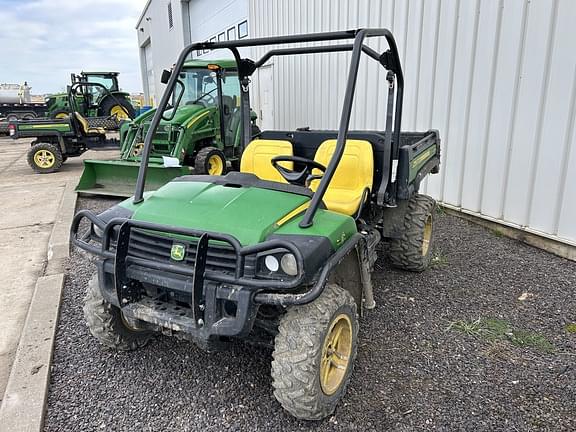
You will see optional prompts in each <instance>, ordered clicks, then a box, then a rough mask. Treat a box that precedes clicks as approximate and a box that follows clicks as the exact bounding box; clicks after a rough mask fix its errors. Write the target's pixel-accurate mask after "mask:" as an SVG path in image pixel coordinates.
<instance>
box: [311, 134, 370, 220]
mask: <svg viewBox="0 0 576 432" xmlns="http://www.w3.org/2000/svg"><path fill="white" fill-rule="evenodd" d="M335 149H336V140H335V139H330V140H326V141H324V142H323V143H322V144H321V145H320V147H318V150H316V156H315V157H314V160H315V161H316V162H319V163H321V164H322V165H324V166H328V163H329V162H330V159H331V158H332V154H333V153H334V150H335ZM373 176H374V154H373V149H372V144H370V142H369V141H366V140H356V139H348V140H346V145H345V147H344V153H343V155H342V158H341V159H340V163H339V164H338V167H337V168H336V171H335V172H334V176H333V177H332V180H331V181H330V184H329V185H328V189H327V190H326V193H325V194H324V198H323V201H324V203H325V204H326V207H328V209H329V210H333V211H337V212H339V213H345V214H348V215H350V216H352V215H354V214H355V213H356V212H357V211H358V207H359V206H360V204H361V201H362V198H363V196H364V191H365V190H366V189H368V190H370V189H372V181H373ZM319 184H320V181H319V180H315V181H313V182H312V184H311V185H310V188H311V189H312V190H313V191H316V189H317V188H318V185H319Z"/></svg>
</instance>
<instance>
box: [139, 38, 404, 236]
mask: <svg viewBox="0 0 576 432" xmlns="http://www.w3.org/2000/svg"><path fill="white" fill-rule="evenodd" d="M368 37H384V38H386V41H387V42H388V46H389V49H388V50H386V51H384V52H383V53H381V54H379V53H378V52H376V51H375V50H373V49H372V48H370V47H368V46H366V45H364V39H365V38H368ZM345 39H353V43H351V44H341V45H323V46H318V45H315V46H305V47H296V48H292V47H290V48H276V49H272V50H270V51H268V52H267V53H266V54H264V56H262V58H260V59H259V60H258V61H256V62H254V61H252V60H250V59H241V58H240V53H239V51H238V48H242V47H252V46H264V45H281V44H294V43H307V42H327V41H336V40H345ZM200 49H201V50H215V49H229V50H230V51H231V52H232V54H233V55H234V58H235V60H236V64H237V67H238V79H239V80H240V90H241V91H240V102H241V103H240V105H241V112H240V115H241V124H242V142H243V147H245V146H247V145H248V143H249V142H250V140H251V133H250V101H249V93H248V84H249V83H250V78H249V77H250V76H251V75H252V74H253V73H254V71H256V69H258V68H259V67H260V66H262V65H264V64H265V63H266V62H267V61H268V60H269V59H270V58H271V57H273V56H281V55H294V54H316V53H328V52H341V51H352V58H351V61H350V68H349V72H348V81H347V84H346V92H345V95H344V103H343V105H342V113H341V116H340V126H339V128H338V136H337V139H336V148H335V150H334V154H333V155H332V158H331V159H330V162H329V163H328V166H327V167H326V172H325V173H324V175H323V177H322V179H321V181H320V184H319V186H318V189H317V190H316V192H315V193H314V195H313V196H312V200H311V202H310V206H309V207H308V209H307V210H306V213H305V214H304V217H303V219H302V221H301V222H300V227H301V228H308V227H310V226H312V224H313V220H314V215H315V213H316V211H317V210H318V207H319V206H320V204H321V202H322V198H323V197H324V194H325V193H326V190H327V188H328V185H329V184H330V181H331V180H332V177H333V176H334V172H335V171H336V168H337V166H338V164H339V162H340V159H341V158H342V155H343V153H344V146H345V142H346V136H347V135H348V128H349V125H350V114H351V111H352V102H353V99H354V91H355V89H356V81H357V78H358V68H359V65H360V56H361V54H362V53H363V52H364V53H365V54H367V55H368V56H369V57H371V58H372V59H374V60H376V61H377V62H379V63H380V64H381V65H382V66H383V67H384V68H385V69H387V70H388V71H390V72H392V73H393V74H395V76H396V78H397V91H396V101H395V114H394V139H393V140H392V137H391V136H387V142H389V143H391V145H392V152H391V157H392V159H398V146H399V143H400V126H401V121H402V99H403V92H404V76H403V74H402V67H401V65H400V58H399V56H398V48H397V46H396V41H395V40H394V36H393V35H392V33H391V32H390V31H389V30H387V29H383V28H373V29H357V30H347V31H337V32H324V33H310V34H303V35H290V36H275V37H267V38H256V39H242V40H235V41H222V42H197V43H193V44H191V45H188V46H187V47H186V48H184V50H183V51H182V52H181V53H180V56H179V57H178V60H177V62H176V64H175V66H174V68H173V73H172V74H171V76H170V79H169V81H168V83H167V85H166V89H165V91H164V94H163V95H162V98H161V100H160V103H159V105H158V108H157V109H156V112H155V113H154V117H153V118H152V121H151V123H150V127H149V129H148V131H147V133H146V137H145V139H144V149H143V151H142V160H141V163H140V169H139V171H138V178H137V181H136V190H135V193H134V203H135V204H137V203H140V202H142V201H143V199H144V198H143V195H144V186H145V182H146V171H147V168H148V161H149V159H150V150H151V149H152V137H153V136H154V133H155V132H156V129H157V128H158V125H159V123H160V119H161V117H162V113H163V112H164V110H165V109H166V106H167V105H168V102H169V99H170V96H171V93H172V92H173V91H174V87H175V85H176V81H177V79H178V74H179V73H180V71H181V70H182V68H183V66H184V63H185V61H186V58H187V57H188V55H189V54H190V53H191V52H193V51H195V50H200ZM387 114H388V115H390V113H387ZM387 135H389V134H387ZM389 162H391V161H388V163H389ZM386 179H387V177H386ZM383 182H384V178H383ZM383 192H384V191H381V190H379V191H378V194H379V195H380V194H381V193H382V194H383Z"/></svg>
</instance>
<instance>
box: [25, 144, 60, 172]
mask: <svg viewBox="0 0 576 432" xmlns="http://www.w3.org/2000/svg"><path fill="white" fill-rule="evenodd" d="M26 159H27V161H28V165H30V168H32V169H33V170H34V171H35V172H37V173H38V174H49V173H53V172H56V171H58V170H59V169H60V167H61V166H62V164H63V163H64V156H62V152H61V151H60V149H59V148H58V147H56V146H55V145H54V144H50V143H42V142H41V143H38V144H34V145H33V146H32V147H30V150H28V155H27V158H26Z"/></svg>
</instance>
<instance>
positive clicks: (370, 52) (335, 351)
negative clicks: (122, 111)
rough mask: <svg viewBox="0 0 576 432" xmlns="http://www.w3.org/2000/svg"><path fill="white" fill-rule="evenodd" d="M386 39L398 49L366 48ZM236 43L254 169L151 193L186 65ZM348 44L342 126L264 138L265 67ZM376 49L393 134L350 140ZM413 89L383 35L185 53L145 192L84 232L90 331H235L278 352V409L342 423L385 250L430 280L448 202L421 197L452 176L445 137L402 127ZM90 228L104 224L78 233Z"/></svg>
mask: <svg viewBox="0 0 576 432" xmlns="http://www.w3.org/2000/svg"><path fill="white" fill-rule="evenodd" d="M374 37H384V38H385V39H386V40H387V42H388V46H389V49H388V50H387V51H385V52H382V53H380V52H377V51H375V50H374V49H372V48H370V47H369V46H368V45H366V43H365V41H366V40H368V39H369V38H374ZM346 40H352V43H347V42H346ZM333 41H344V42H340V43H337V44H334V43H333ZM311 42H314V43H315V44H314V45H312V44H310V43H311ZM321 43H324V44H321ZM286 44H289V46H290V47H288V48H282V47H283V46H286ZM302 44H304V46H302ZM269 45H275V46H276V47H277V48H274V49H272V50H271V51H269V52H268V53H266V54H265V55H264V56H263V57H262V58H260V59H259V60H257V61H252V60H249V59H242V58H240V55H239V51H238V48H241V47H251V46H269ZM224 48H225V49H229V50H230V51H231V52H232V53H233V55H234V57H235V59H236V64H237V70H238V75H239V78H240V83H241V86H240V88H241V94H240V106H241V111H240V117H241V124H242V130H241V135H242V144H243V146H244V147H245V148H244V152H243V154H242V158H241V163H240V172H231V173H229V174H227V175H225V176H212V175H194V176H182V177H179V178H176V179H174V180H173V181H171V182H169V183H168V184H166V185H164V186H163V187H161V188H160V189H158V190H157V191H155V192H149V193H144V188H145V182H146V180H147V171H148V159H149V156H150V153H151V150H152V147H153V139H154V136H155V135H154V134H155V133H156V131H157V130H159V129H158V128H159V126H160V124H161V118H162V116H163V115H166V114H165V113H166V112H167V110H168V112H169V109H168V104H169V101H170V100H171V99H172V94H173V93H175V94H176V95H178V86H177V81H178V77H179V74H180V71H182V70H183V68H184V61H185V59H186V57H187V56H188V55H189V53H190V52H192V51H194V50H213V49H224ZM338 51H351V62H350V69H349V76H348V83H347V86H346V91H345V97H344V103H343V107H342V116H341V120H340V126H339V129H338V130H337V131H336V130H310V129H309V128H301V129H297V130H295V131H263V132H262V133H261V134H260V135H259V137H258V138H257V139H252V137H251V133H250V108H249V106H250V105H249V93H248V92H249V83H250V78H251V76H252V75H253V73H254V72H255V71H257V70H258V68H259V67H261V66H263V65H265V64H266V62H267V61H268V60H269V59H270V58H271V57H273V56H284V55H303V54H314V53H325V52H338ZM362 54H365V55H367V56H368V57H370V58H371V59H373V60H375V61H376V65H378V66H383V67H384V68H386V69H387V70H388V73H387V85H386V86H380V88H386V89H387V90H386V92H387V98H386V97H383V98H382V99H383V102H384V103H386V101H387V106H388V112H387V116H386V117H385V119H386V128H385V130H384V131H349V122H350V112H351V107H352V101H353V98H354V89H355V84H356V81H357V76H358V66H359V63H360V58H361V56H362ZM403 87H404V83H403V75H402V69H401V66H400V61H399V58H398V51H397V48H396V43H395V41H394V38H393V36H392V34H391V33H390V32H389V31H388V30H385V29H361V30H350V31H340V32H331V33H315V34H308V35H292V36H283V37H271V38H264V39H244V40H239V41H225V42H215V43H209V42H201V43H194V44H192V45H190V46H188V47H187V48H185V49H184V51H183V52H182V54H181V55H180V57H179V59H178V62H177V63H176V65H175V67H174V73H173V74H172V76H171V78H170V81H169V82H168V86H167V88H166V92H165V93H164V96H163V97H162V100H161V102H160V105H159V107H158V109H157V111H156V112H155V114H154V117H153V118H152V120H151V122H150V126H149V128H148V130H147V133H146V138H145V140H144V147H143V149H142V153H141V157H142V164H141V166H140V171H139V176H138V182H137V185H136V190H135V195H134V197H133V198H130V199H128V200H126V201H124V202H122V203H120V204H119V205H116V206H114V207H112V208H110V209H109V210H107V211H104V212H103V213H100V214H98V215H96V214H94V213H93V212H91V211H88V210H82V211H80V212H78V213H77V214H76V216H75V218H74V221H73V223H72V228H71V229H72V242H73V244H74V245H76V246H77V247H79V248H81V249H83V250H85V251H88V252H89V253H91V254H94V255H95V256H96V257H98V259H97V260H96V261H95V262H96V267H97V271H96V272H95V274H94V276H93V277H92V280H91V282H90V283H89V286H88V292H87V295H86V299H85V303H84V315H85V318H86V321H87V323H88V326H89V328H90V331H91V332H92V334H93V335H94V336H95V337H96V338H97V339H98V340H99V341H100V342H101V343H102V344H104V345H105V346H107V347H111V348H115V349H119V350H133V349H137V348H142V347H143V346H144V345H145V344H146V343H147V342H148V341H149V340H150V338H151V337H153V335H154V334H156V333H163V334H167V335H173V336H177V337H181V338H184V339H187V340H190V341H193V342H194V343H196V344H198V345H199V346H202V347H205V348H207V349H213V348H224V347H226V346H227V344H228V343H229V342H230V340H231V339H232V338H240V339H244V340H247V341H250V342H252V343H261V344H264V345H267V346H270V347H272V348H273V350H274V352H273V361H272V380H273V386H274V395H275V396H276V399H277V400H278V401H279V402H280V404H282V406H283V407H284V408H285V409H286V410H287V411H289V412H290V413H291V414H293V415H294V416H296V417H298V418H302V419H310V420H317V419H321V418H324V417H326V416H328V415H330V414H331V413H332V412H333V411H334V410H335V408H336V405H337V403H338V401H339V399H340V398H341V397H342V395H343V394H344V392H345V389H346V386H347V384H348V382H349V380H350V376H351V373H352V368H353V364H354V359H355V357H356V351H357V348H358V326H359V319H358V317H359V316H362V315H363V312H364V309H370V308H373V307H374V306H375V304H374V300H373V292H372V291H373V287H372V282H371V271H372V268H373V265H374V262H375V261H376V259H377V253H378V252H379V251H381V250H384V248H381V247H378V246H379V244H380V243H381V242H383V241H384V242H387V243H389V245H390V247H389V248H388V249H387V250H388V253H389V256H390V259H391V261H392V263H394V264H395V265H397V266H399V267H401V268H404V269H407V270H411V271H422V270H424V269H425V268H426V267H427V266H428V264H429V262H430V257H431V253H432V248H433V245H432V243H433V229H434V223H433V220H434V206H435V202H434V200H432V198H429V197H427V196H424V195H420V194H418V189H419V187H420V184H421V182H422V180H423V179H424V177H425V176H426V175H427V174H428V173H435V172H438V169H439V164H440V159H439V157H440V141H439V138H438V133H437V132H436V131H427V132H402V133H401V132H400V125H401V117H402V93H403ZM393 111H395V112H394V120H393V116H392V114H393ZM393 124H394V125H393ZM393 167H394V169H393ZM82 221H87V222H89V226H90V228H89V229H87V230H85V231H84V230H80V228H79V227H80V226H86V225H81V224H80V223H81V222H82ZM368 318H369V316H368ZM206 391H209V390H206Z"/></svg>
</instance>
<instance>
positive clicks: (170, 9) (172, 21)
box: [168, 2, 174, 28]
mask: <svg viewBox="0 0 576 432" xmlns="http://www.w3.org/2000/svg"><path fill="white" fill-rule="evenodd" d="M172 27H174V18H173V17H172V2H168V28H172Z"/></svg>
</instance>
